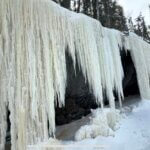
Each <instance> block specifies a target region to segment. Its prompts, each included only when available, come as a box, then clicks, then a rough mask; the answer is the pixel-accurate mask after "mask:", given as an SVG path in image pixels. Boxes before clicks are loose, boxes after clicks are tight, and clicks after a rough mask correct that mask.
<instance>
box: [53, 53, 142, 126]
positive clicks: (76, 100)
mask: <svg viewBox="0 0 150 150" xmlns="http://www.w3.org/2000/svg"><path fill="white" fill-rule="evenodd" d="M121 61H122V65H123V70H124V79H123V91H124V96H125V97H128V96H133V95H139V88H138V83H137V76H136V71H135V67H134V64H133V61H132V58H131V55H130V52H129V51H125V50H122V51H121ZM66 67H67V87H66V97H65V107H63V108H59V107H57V106H56V109H55V110H56V115H55V116H56V125H63V124H67V123H70V122H72V121H75V120H78V119H81V118H82V117H83V116H86V115H88V114H89V113H90V112H91V109H96V108H97V107H98V105H97V104H96V101H95V97H94V95H93V94H92V92H91V91H90V90H89V86H88V83H87V82H86V81H85V78H84V76H83V74H82V71H81V70H80V69H79V67H78V64H77V65H76V72H75V71H74V67H73V62H72V59H71V57H70V56H69V54H68V53H67V52H66ZM103 95H104V105H108V104H109V103H108V100H107V98H106V96H105V92H104V93H103ZM114 95H115V97H116V99H115V100H116V101H117V100H118V98H117V94H116V93H115V91H114Z"/></svg>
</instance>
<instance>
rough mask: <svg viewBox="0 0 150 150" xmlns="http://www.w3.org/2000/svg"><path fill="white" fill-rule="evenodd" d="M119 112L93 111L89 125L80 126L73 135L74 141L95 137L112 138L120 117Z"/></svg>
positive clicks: (108, 110) (107, 110)
mask: <svg viewBox="0 0 150 150" xmlns="http://www.w3.org/2000/svg"><path fill="white" fill-rule="evenodd" d="M119 113H120V112H119V110H115V111H112V110H111V109H108V108H107V109H105V110H104V111H102V110H101V109H97V110H94V111H93V112H92V114H93V116H92V118H91V120H90V123H89V124H87V125H85V126H82V127H81V128H80V129H79V130H78V131H77V132H76V134H75V140H76V141H80V140H84V139H86V138H95V137H97V136H100V135H101V136H113V135H114V131H115V130H116V128H117V126H116V125H117V123H118V122H119V120H120V118H121V116H120V114H119Z"/></svg>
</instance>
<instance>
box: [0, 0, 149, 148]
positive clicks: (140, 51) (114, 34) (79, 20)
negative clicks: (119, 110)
mask: <svg viewBox="0 0 150 150" xmlns="http://www.w3.org/2000/svg"><path fill="white" fill-rule="evenodd" d="M122 38H124V41H125V42H123V41H122V40H121V39H122ZM135 43H136V44H135ZM123 45H124V46H125V48H126V49H129V50H130V51H131V54H132V59H133V62H134V64H135V68H136V71H137V76H138V83H139V88H140V92H141V95H142V96H143V97H148V98H150V96H149V93H150V85H149V77H150V66H149V63H150V57H149V56H150V45H149V44H147V43H146V42H144V41H143V40H142V39H140V38H139V37H138V36H136V35H133V34H131V35H129V37H124V36H123V34H122V33H121V32H119V31H116V30H111V29H107V28H104V27H102V25H101V24H100V23H99V22H98V21H96V20H95V19H92V18H90V17H87V16H85V15H83V14H76V13H74V12H71V11H69V10H67V9H64V8H62V7H60V6H59V5H57V4H55V3H54V2H52V1H51V0H1V1H0V83H1V84H0V148H1V149H2V150H3V149H4V145H5V136H6V128H7V122H6V120H7V109H9V111H10V121H11V143H12V150H20V147H22V149H25V150H26V149H27V145H34V144H37V143H40V142H43V141H46V140H48V139H49V137H50V136H54V132H55V104H58V105H59V106H64V104H65V88H66V79H67V72H66V57H65V53H66V50H67V51H68V52H69V54H70V56H71V57H72V60H73V64H74V66H73V67H74V68H75V65H76V60H77V61H78V64H79V66H80V69H81V70H82V72H83V75H84V76H85V80H86V81H87V82H88V83H89V85H90V90H91V91H92V92H93V93H94V95H95V98H96V101H97V103H98V104H101V107H102V108H103V91H106V95H107V97H108V99H109V103H110V107H111V108H112V109H111V110H112V111H113V114H114V115H113V116H112V118H113V117H114V116H115V102H114V95H113V92H114V90H116V92H117V93H118V97H119V98H120V99H121V98H123V90H122V79H123V71H122V64H121V59H120V53H119V51H120V47H122V46H123ZM120 105H121V100H120Z"/></svg>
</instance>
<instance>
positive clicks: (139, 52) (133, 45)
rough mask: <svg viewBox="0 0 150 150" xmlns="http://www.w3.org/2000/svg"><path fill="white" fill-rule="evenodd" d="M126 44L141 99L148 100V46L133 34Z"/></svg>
mask: <svg viewBox="0 0 150 150" xmlns="http://www.w3.org/2000/svg"><path fill="white" fill-rule="evenodd" d="M126 42H127V44H126V45H128V47H127V48H129V50H130V52H131V56H132V60H133V62H134V65H135V68H136V73H137V79H138V85H139V89H140V94H141V97H142V98H146V99H150V67H149V63H150V57H149V56H150V45H149V44H148V43H146V42H144V41H143V40H142V39H141V38H140V37H138V36H137V35H135V34H133V33H131V34H130V36H129V37H127V40H126Z"/></svg>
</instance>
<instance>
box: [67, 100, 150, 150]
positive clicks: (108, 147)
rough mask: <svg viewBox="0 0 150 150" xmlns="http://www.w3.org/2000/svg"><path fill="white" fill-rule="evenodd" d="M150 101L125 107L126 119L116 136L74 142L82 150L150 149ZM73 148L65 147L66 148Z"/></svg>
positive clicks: (122, 121)
mask: <svg viewBox="0 0 150 150" xmlns="http://www.w3.org/2000/svg"><path fill="white" fill-rule="evenodd" d="M149 106H150V101H149V100H142V101H140V102H138V103H134V104H132V105H130V106H126V107H124V108H123V116H124V115H125V117H124V119H122V120H121V121H120V128H119V129H118V130H117V131H116V132H115V136H109V137H102V136H98V137H97V138H95V139H86V140H82V141H80V142H73V143H72V144H73V145H74V146H75V147H74V148H72V150H75V149H77V148H76V146H77V145H78V146H79V145H81V148H80V149H82V150H84V149H85V150H86V149H87V148H88V150H95V149H104V150H133V149H134V150H150V107H149ZM68 149H69V150H71V148H70V147H69V148H65V150H68Z"/></svg>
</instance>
